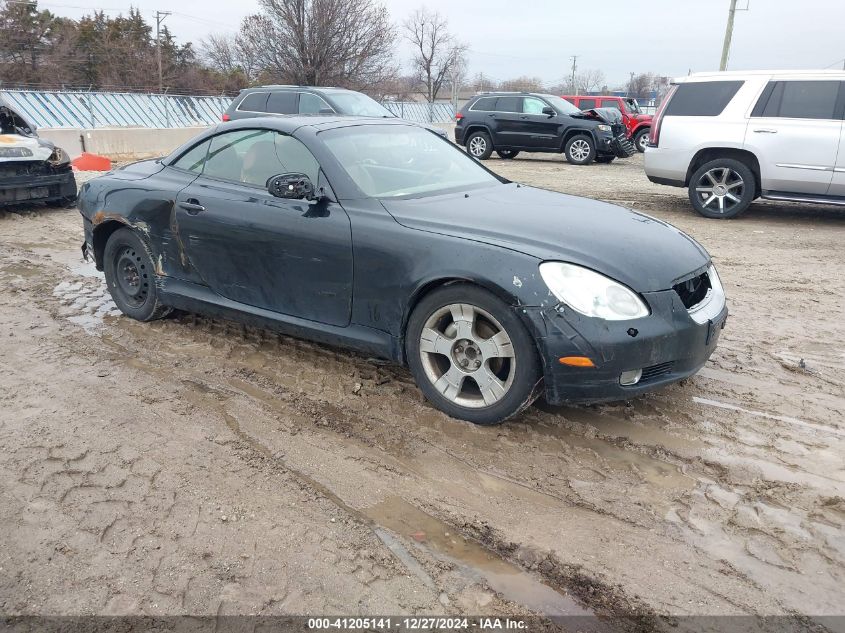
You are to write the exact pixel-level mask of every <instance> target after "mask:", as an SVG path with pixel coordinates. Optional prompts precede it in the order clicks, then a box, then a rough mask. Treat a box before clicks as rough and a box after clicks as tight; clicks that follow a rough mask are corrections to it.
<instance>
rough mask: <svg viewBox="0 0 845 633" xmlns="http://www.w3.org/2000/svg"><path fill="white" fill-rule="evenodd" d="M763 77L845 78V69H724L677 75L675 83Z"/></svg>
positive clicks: (673, 81)
mask: <svg viewBox="0 0 845 633" xmlns="http://www.w3.org/2000/svg"><path fill="white" fill-rule="evenodd" d="M762 77H790V78H791V77H798V78H800V77H820V78H824V79H839V80H845V71H843V70H833V69H819V70H812V69H802V70H723V71H711V72H702V73H692V74H691V75H686V76H684V77H676V78H675V79H673V80H672V83H673V84H683V83H694V82H698V81H718V80H724V81H730V80H734V81H736V80H740V79H754V78H762Z"/></svg>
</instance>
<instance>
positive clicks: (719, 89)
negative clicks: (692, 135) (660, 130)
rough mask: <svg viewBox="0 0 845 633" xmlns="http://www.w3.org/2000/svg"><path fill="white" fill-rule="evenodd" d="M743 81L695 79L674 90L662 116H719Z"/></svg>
mask: <svg viewBox="0 0 845 633" xmlns="http://www.w3.org/2000/svg"><path fill="white" fill-rule="evenodd" d="M743 83H745V82H743V81H696V82H690V83H683V84H681V85H680V86H678V89H677V90H675V93H674V95H673V96H672V99H671V100H670V101H669V105H667V106H666V110H665V113H664V116H719V115H720V114H722V111H723V110H724V109H725V107H727V105H728V104H729V103H730V102H731V99H733V98H734V96H735V95H736V93H737V92H739V89H740V88H741V87H742V84H743Z"/></svg>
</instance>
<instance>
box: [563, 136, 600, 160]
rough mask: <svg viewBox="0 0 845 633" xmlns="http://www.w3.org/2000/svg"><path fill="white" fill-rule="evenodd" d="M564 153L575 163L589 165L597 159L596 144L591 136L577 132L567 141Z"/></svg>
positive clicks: (567, 158)
mask: <svg viewBox="0 0 845 633" xmlns="http://www.w3.org/2000/svg"><path fill="white" fill-rule="evenodd" d="M563 153H564V154H565V155H566V160H567V161H569V162H570V163H571V164H573V165H589V164H590V163H592V162H593V161H594V160H595V159H596V145H595V143H594V142H593V139H592V137H591V136H588V135H587V134H577V135H575V136H573V137H572V138H571V139H569V140H568V141H566V145H565V146H564V148H563Z"/></svg>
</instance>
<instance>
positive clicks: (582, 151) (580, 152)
mask: <svg viewBox="0 0 845 633" xmlns="http://www.w3.org/2000/svg"><path fill="white" fill-rule="evenodd" d="M569 155H570V156H572V158H573V160H587V157H588V156H589V155H590V144H589V143H588V142H587V141H585V140H583V139H578V140H577V141H573V142H572V145H570V146H569Z"/></svg>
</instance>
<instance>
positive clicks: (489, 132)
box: [455, 92, 636, 165]
mask: <svg viewBox="0 0 845 633" xmlns="http://www.w3.org/2000/svg"><path fill="white" fill-rule="evenodd" d="M614 116H615V115H614V114H613V113H612V112H606V111H604V110H598V111H596V110H588V111H585V112H582V111H581V110H579V109H578V108H576V107H575V106H574V105H572V104H571V103H569V102H568V101H566V100H564V99H561V98H560V97H556V96H554V95H546V94H535V93H528V92H521V93H514V92H497V93H492V92H491V93H485V94H480V95H476V96H474V97H472V98H471V99H470V100H469V101H467V103H466V105H464V107H463V108H461V111H460V112H458V114H457V115H456V116H455V120H456V121H457V124H456V125H455V142H456V143H457V144H458V145H465V146H466V148H467V151H468V152H469V153H470V155H471V156H474V157H475V158H478V159H481V160H486V159H487V158H490V155H491V154H492V153H493V151H495V152H496V153H497V154H498V155H499V156H500V157H501V158H514V157H516V155H517V154H519V152H521V151H524V152H555V153H560V152H563V153H564V154H565V155H566V160H568V161H569V162H570V163H572V164H574V165H589V164H590V163H592V162H593V161H596V162H597V163H609V162H611V161H612V160H613V159H614V158H616V157H620V158H627V157H628V156H631V155H632V154H633V153H634V152H635V151H636V149H635V148H634V147H633V145H631V143H630V142H629V141H627V139H626V137H625V126H624V125H623V124H622V122H621V119H620V120H619V121H618V122H617V121H616V120H615V119H614ZM616 118H619V117H616Z"/></svg>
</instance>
